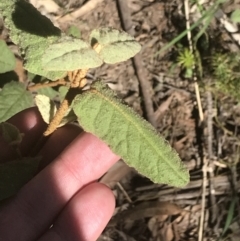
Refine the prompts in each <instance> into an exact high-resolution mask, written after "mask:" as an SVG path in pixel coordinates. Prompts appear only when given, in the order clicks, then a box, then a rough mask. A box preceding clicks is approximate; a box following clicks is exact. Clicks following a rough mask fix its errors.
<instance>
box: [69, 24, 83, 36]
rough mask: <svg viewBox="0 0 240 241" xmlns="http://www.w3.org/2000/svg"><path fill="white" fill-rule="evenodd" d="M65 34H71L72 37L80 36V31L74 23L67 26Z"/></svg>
mask: <svg viewBox="0 0 240 241" xmlns="http://www.w3.org/2000/svg"><path fill="white" fill-rule="evenodd" d="M67 35H71V36H72V37H75V38H81V32H80V30H79V28H78V27H76V26H74V25H72V26H70V27H69V28H68V30H67Z"/></svg>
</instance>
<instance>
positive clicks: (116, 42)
mask: <svg viewBox="0 0 240 241" xmlns="http://www.w3.org/2000/svg"><path fill="white" fill-rule="evenodd" d="M90 42H91V45H92V46H94V45H95V44H97V43H98V44H99V45H100V51H99V55H100V57H101V58H102V59H103V61H104V62H105V63H108V64H115V63H118V62H122V61H125V60H128V59H130V58H131V57H133V56H134V55H136V54H137V53H138V52H139V51H140V50H141V45H140V44H139V43H138V42H137V41H136V40H135V39H134V38H133V37H132V36H131V35H129V34H128V33H126V32H123V31H119V30H116V29H113V28H100V29H95V30H93V31H92V32H91V35H90Z"/></svg>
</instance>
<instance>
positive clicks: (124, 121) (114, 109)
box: [73, 82, 189, 187]
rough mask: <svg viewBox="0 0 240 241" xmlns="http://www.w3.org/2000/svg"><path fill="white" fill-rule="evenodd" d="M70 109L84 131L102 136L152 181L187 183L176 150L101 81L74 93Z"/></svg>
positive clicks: (129, 163) (187, 176) (173, 183)
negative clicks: (83, 90) (74, 97)
mask: <svg viewBox="0 0 240 241" xmlns="http://www.w3.org/2000/svg"><path fill="white" fill-rule="evenodd" d="M73 110H74V112H75V114H76V115H77V116H78V121H79V124H80V125H81V126H82V127H83V129H84V130H85V131H87V132H90V133H92V134H94V135H96V136H97V137H99V138H100V139H102V140H103V141H104V142H105V143H107V144H108V145H109V146H110V148H111V149H112V150H113V152H115V153H116V154H117V155H119V156H121V157H122V158H123V159H124V161H125V162H126V163H127V164H128V165H129V166H132V167H134V168H135V169H137V170H138V171H139V172H140V173H141V174H143V175H145V176H147V177H149V178H150V179H151V180H152V181H153V182H156V183H165V184H169V185H173V186H177V187H182V186H184V185H186V184H187V183H188V181H189V173H188V170H187V169H186V167H185V166H184V165H183V163H182V162H181V160H180V158H179V156H178V154H177V153H176V151H175V150H173V149H172V148H171V146H170V145H169V144H168V143H167V142H166V141H165V140H164V138H162V137H161V136H159V135H158V134H157V133H156V131H155V129H154V128H153V127H152V126H151V125H150V124H149V123H148V122H147V121H145V120H143V119H142V118H141V117H140V116H138V115H137V114H136V113H135V112H134V111H133V110H132V109H131V108H129V107H127V106H126V105H124V104H122V103H121V102H120V101H119V100H117V98H116V97H114V94H113V92H112V91H111V90H109V89H108V88H107V87H106V86H105V85H103V84H102V83H101V82H96V83H95V84H93V85H92V89H91V90H88V91H85V92H84V93H83V94H80V95H78V96H77V97H76V99H75V101H74V103H73Z"/></svg>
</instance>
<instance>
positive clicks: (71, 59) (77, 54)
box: [42, 36, 103, 71]
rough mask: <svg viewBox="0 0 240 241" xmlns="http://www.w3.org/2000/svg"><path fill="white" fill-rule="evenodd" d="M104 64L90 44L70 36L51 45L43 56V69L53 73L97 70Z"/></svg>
mask: <svg viewBox="0 0 240 241" xmlns="http://www.w3.org/2000/svg"><path fill="white" fill-rule="evenodd" d="M102 63H103V62H102V60H101V58H100V57H99V56H98V54H97V53H96V51H94V50H93V49H92V48H91V46H90V45H89V44H87V43H86V42H84V41H83V40H81V39H77V38H73V37H70V36H68V37H66V36H64V37H62V38H60V39H59V40H58V41H57V42H55V43H53V44H52V45H50V46H49V47H48V48H47V49H46V51H45V53H44V54H43V56H42V67H43V68H44V69H46V70H51V71H73V70H77V69H88V68H96V67H99V66H100V65H102Z"/></svg>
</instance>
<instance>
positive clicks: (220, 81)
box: [211, 53, 240, 101]
mask: <svg viewBox="0 0 240 241" xmlns="http://www.w3.org/2000/svg"><path fill="white" fill-rule="evenodd" d="M239 60H240V55H239V53H226V54H222V53H215V54H214V55H213V57H212V58H211V65H212V70H213V74H214V79H215V86H216V88H217V90H218V91H220V92H222V93H224V94H226V95H229V96H231V97H233V98H235V99H236V100H238V101H240V93H239V89H240V68H239Z"/></svg>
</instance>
